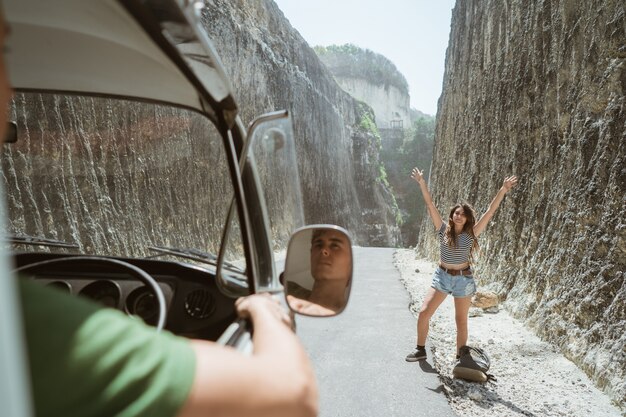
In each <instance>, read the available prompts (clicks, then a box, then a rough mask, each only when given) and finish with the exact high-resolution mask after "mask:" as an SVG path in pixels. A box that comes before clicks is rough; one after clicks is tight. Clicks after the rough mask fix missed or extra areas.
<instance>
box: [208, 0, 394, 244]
mask: <svg viewBox="0 0 626 417" xmlns="http://www.w3.org/2000/svg"><path fill="white" fill-rule="evenodd" d="M204 20H205V23H206V27H207V30H208V31H209V35H210V36H211V38H212V39H213V41H214V43H215V46H216V48H217V50H218V53H219V54H220V56H221V58H222V61H223V63H224V65H225V67H226V71H227V73H228V75H229V76H230V77H231V79H232V84H233V86H234V88H235V92H236V97H237V100H238V102H239V103H240V106H241V115H242V118H243V120H244V122H246V123H248V122H250V121H251V120H252V118H253V117H255V116H256V115H259V114H261V113H265V112H269V111H274V110H279V109H287V110H289V111H290V112H291V115H292V119H293V121H294V130H295V136H296V147H297V152H298V163H299V168H300V175H301V177H300V181H301V184H302V191H303V194H304V205H305V217H306V221H307V223H335V224H339V225H342V226H344V227H346V228H347V229H348V230H349V231H350V232H351V233H352V234H353V236H354V237H355V240H356V243H358V244H360V245H363V246H368V245H383V246H395V245H396V244H397V243H398V242H400V231H399V227H398V226H397V224H396V220H395V219H396V213H395V212H394V210H393V208H392V207H390V205H389V204H388V202H387V201H386V200H385V195H386V194H387V193H388V190H384V189H383V188H384V185H382V184H381V183H380V182H378V181H376V176H375V175H376V173H375V171H376V170H375V169H372V167H377V166H378V165H379V164H380V162H379V156H378V153H377V150H376V149H377V148H376V147H375V146H362V144H361V142H362V141H371V140H373V138H371V137H368V136H367V134H362V132H359V131H358V130H357V129H355V128H354V125H355V124H356V123H358V120H357V114H356V112H355V108H356V102H355V100H354V99H353V98H352V97H350V96H349V95H348V94H347V93H345V92H344V91H343V90H342V89H341V88H340V87H339V86H338V85H337V83H336V82H335V80H334V79H333V77H332V75H331V74H330V72H329V71H328V70H327V69H326V67H325V66H324V65H323V64H322V63H321V62H320V60H319V59H318V57H317V55H316V54H315V52H314V51H313V49H312V48H310V47H309V45H308V44H307V43H306V41H305V40H304V39H303V38H302V37H301V36H300V34H299V33H298V32H297V31H296V30H295V29H294V28H293V27H292V26H291V25H290V24H289V22H288V20H287V19H286V18H285V17H284V15H283V13H282V12H281V11H280V10H279V9H278V7H277V6H276V4H275V3H274V2H273V1H271V0H263V1H260V2H247V1H242V0H239V1H224V0H213V1H208V2H207V9H206V10H205V13H204ZM372 151H373V152H372ZM360 152H369V153H365V154H363V153H360ZM363 161H367V163H366V164H364V163H363ZM367 177H369V178H370V181H364V178H367ZM357 183H359V184H364V185H366V186H367V187H368V188H367V190H368V191H367V192H365V193H364V192H360V191H357Z"/></svg>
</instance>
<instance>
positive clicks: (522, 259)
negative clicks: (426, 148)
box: [418, 0, 626, 407]
mask: <svg viewBox="0 0 626 417" xmlns="http://www.w3.org/2000/svg"><path fill="white" fill-rule="evenodd" d="M625 7H626V6H625V4H624V2H623V0H605V1H599V0H588V1H584V2H580V1H571V0H565V1H531V2H526V1H521V0H502V1H473V0H459V1H457V4H456V7H455V8H454V11H453V17H452V30H451V35H450V44H449V47H448V51H447V57H446V70H445V76H444V92H443V95H442V97H441V98H440V101H439V109H438V120H437V130H436V139H435V150H434V161H433V169H432V176H431V188H432V192H433V199H434V201H435V204H436V205H437V207H438V208H439V210H440V212H441V213H442V215H443V216H444V217H446V218H447V215H448V207H449V206H451V205H452V204H453V203H455V202H456V201H459V200H467V201H470V202H472V203H473V204H474V206H475V208H476V209H477V210H478V212H479V213H483V212H484V211H485V210H486V208H487V206H488V204H489V202H490V201H491V199H492V198H493V196H494V195H495V193H496V191H497V190H498V188H499V187H500V185H501V183H502V180H503V178H504V176H505V175H508V174H516V175H518V176H519V177H520V184H519V186H518V187H517V188H516V189H515V190H514V191H513V192H511V193H510V194H509V195H507V197H506V198H505V200H504V201H503V203H502V205H501V207H500V209H499V211H498V213H496V215H495V217H494V218H493V220H492V222H491V224H490V225H489V227H488V228H487V230H486V232H485V233H484V234H483V235H481V237H480V240H479V243H480V245H481V249H482V255H481V256H480V259H479V262H478V272H479V286H480V287H485V286H487V287H489V288H491V289H493V290H495V291H496V292H497V293H498V294H499V296H500V297H501V298H503V299H506V306H507V308H508V309H509V310H511V312H512V313H513V314H514V315H515V316H517V317H518V318H523V319H525V320H526V322H527V323H528V324H529V325H530V326H531V327H532V328H533V329H535V331H536V332H537V333H538V334H539V335H540V336H541V337H542V338H544V339H545V340H548V341H550V342H553V343H554V344H556V345H557V346H559V347H560V348H561V349H562V351H563V352H564V353H565V355H566V356H567V357H568V358H570V359H572V360H573V361H574V362H575V363H576V364H578V365H579V366H580V367H581V368H582V369H584V370H585V371H586V372H587V374H589V375H590V376H591V377H592V378H593V379H594V380H595V381H596V383H597V384H598V386H599V387H601V388H602V389H604V390H605V391H606V392H607V393H608V394H609V395H610V396H611V397H612V398H613V399H614V400H615V401H616V402H617V403H618V404H619V405H621V407H624V406H625V405H626V351H625V350H624V346H626V284H625V274H626V220H625V217H624V208H625V207H626V125H625V123H626V108H625V107H626V99H625V93H626V68H625V67H626V12H625ZM429 222H430V220H428V219H427V220H425V221H424V222H423V224H422V226H421V230H422V233H420V236H421V238H420V242H419V244H418V248H419V250H422V251H424V252H425V254H428V255H429V256H431V257H435V256H436V250H437V247H436V244H435V243H436V242H435V240H434V233H432V224H430V223H429ZM520 343H524V341H523V340H520Z"/></svg>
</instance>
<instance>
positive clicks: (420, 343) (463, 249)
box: [406, 168, 517, 362]
mask: <svg viewBox="0 0 626 417" xmlns="http://www.w3.org/2000/svg"><path fill="white" fill-rule="evenodd" d="M411 178H413V179H414V180H415V181H417V183H418V184H419V186H420V190H421V191H422V195H423V196H424V201H425V203H426V208H427V209H428V214H429V215H430V218H431V220H432V221H433V224H434V225H435V229H436V230H437V231H438V232H437V234H438V236H439V266H438V267H437V269H436V270H435V273H434V274H433V281H432V284H431V288H429V289H428V291H427V293H426V297H425V298H424V303H423V304H422V307H421V308H420V312H419V316H418V318H417V347H416V348H415V350H413V351H412V352H411V353H409V354H408V355H407V357H406V360H407V361H408V362H415V361H418V360H422V359H426V337H427V336H428V325H429V322H430V318H431V317H432V316H433V314H435V311H437V308H438V307H439V306H440V305H441V303H442V302H443V300H445V298H446V296H447V295H448V294H451V295H452V297H454V311H455V320H456V354H457V357H458V355H459V349H460V348H461V346H464V345H465V344H466V343H467V317H468V313H469V308H470V303H471V299H472V295H474V293H475V292H476V284H475V283H474V277H473V271H472V268H471V266H472V263H473V255H474V253H475V251H476V249H477V248H478V242H477V238H478V236H479V235H480V234H481V233H482V232H483V231H484V230H485V227H487V223H489V220H491V218H492V217H493V215H494V213H495V212H496V210H497V209H498V206H499V205H500V203H501V202H502V199H503V198H504V195H505V194H506V193H507V192H509V191H510V190H511V189H512V188H513V187H515V185H516V184H517V177H516V176H515V175H513V176H510V177H506V178H505V179H504V183H503V184H502V187H501V188H500V190H499V191H498V194H496V196H495V197H494V199H493V200H492V201H491V204H490V205H489V208H488V209H487V211H486V212H485V214H483V216H482V217H481V218H480V220H478V222H476V214H475V212H474V209H473V208H472V206H470V205H469V204H467V203H459V204H456V205H455V206H454V207H452V209H451V210H450V214H449V216H448V221H447V222H444V221H443V218H442V217H441V215H440V214H439V212H438V211H437V208H436V207H435V205H434V204H433V200H432V198H431V196H430V193H429V192H428V187H427V186H426V181H424V176H423V172H422V171H420V170H419V169H417V168H413V171H412V172H411Z"/></svg>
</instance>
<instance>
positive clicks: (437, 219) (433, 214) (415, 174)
mask: <svg viewBox="0 0 626 417" xmlns="http://www.w3.org/2000/svg"><path fill="white" fill-rule="evenodd" d="M411 178H413V179H414V180H415V181H416V182H417V183H418V184H419V185H420V190H421V191H422V196H423V197H424V202H425V203H426V209H428V214H429V215H430V219H431V220H432V221H433V224H434V225H435V229H437V230H439V228H440V227H441V224H442V223H443V219H442V218H441V214H439V212H438V211H437V208H436V207H435V205H434V204H433V199H432V197H431V196H430V193H429V192H428V187H427V186H426V181H425V180H424V174H423V171H420V170H419V169H417V168H413V171H411Z"/></svg>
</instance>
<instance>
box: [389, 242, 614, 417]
mask: <svg viewBox="0 0 626 417" xmlns="http://www.w3.org/2000/svg"><path fill="white" fill-rule="evenodd" d="M394 263H395V266H396V268H397V269H398V270H399V271H400V275H401V281H402V283H403V284H404V286H405V287H406V289H407V291H408V292H409V294H410V297H411V304H410V306H409V308H410V310H411V311H412V313H413V315H414V316H415V317H417V312H418V310H419V307H420V306H421V304H422V300H423V299H424V295H425V293H426V290H427V289H428V288H429V287H430V282H431V277H432V273H433V271H434V269H435V264H434V263H432V262H429V261H427V260H423V259H416V257H415V252H414V251H413V250H410V249H400V250H398V251H397V252H396V253H395V255H394ZM416 271H419V272H416ZM478 284H479V289H478V290H479V291H480V283H478ZM496 310H498V309H496ZM474 314H476V316H473V315H474ZM472 316H473V317H472ZM455 338H456V330H455V324H454V303H453V302H452V300H451V299H450V298H449V299H447V300H446V301H444V303H443V304H442V305H441V306H440V307H439V309H438V310H437V313H436V314H435V316H433V318H432V319H431V323H430V331H429V342H430V346H431V350H430V351H429V352H428V355H429V356H428V362H429V363H431V364H432V365H433V366H434V367H435V368H436V369H437V371H438V372H439V375H440V378H441V381H442V383H443V385H444V388H445V390H446V394H447V396H448V398H449V401H450V404H451V406H452V408H453V410H454V411H455V412H456V413H457V414H459V415H461V416H469V417H474V416H476V417H478V416H490V417H491V416H495V417H499V416H502V417H505V416H506V417H510V416H536V417H539V416H571V417H576V416H581V417H582V416H585V417H586V416H594V417H620V416H626V410H624V411H620V409H619V408H617V407H616V406H615V405H613V404H611V401H610V399H609V397H608V396H607V395H606V394H604V393H603V392H602V391H600V390H599V389H597V388H596V387H595V386H594V384H593V382H592V381H591V380H590V379H589V378H588V377H587V376H586V374H585V373H584V372H583V371H581V370H580V369H579V368H578V367H576V365H574V364H573V363H572V362H571V361H569V360H568V359H566V358H564V357H563V355H561V354H560V353H559V351H558V349H557V348H556V347H554V346H552V345H550V344H548V343H546V342H544V341H542V340H540V339H539V338H538V337H537V336H535V334H534V333H532V332H531V331H530V330H529V329H527V328H526V327H525V326H524V325H523V324H522V323H521V322H520V321H518V320H516V319H514V318H513V317H511V316H510V315H509V314H508V313H507V312H506V310H504V309H502V308H500V309H499V311H497V312H496V313H484V312H483V311H482V310H481V309H472V311H471V313H470V319H469V340H468V345H470V346H476V347H480V348H482V349H485V350H486V352H487V353H488V354H489V356H490V358H491V369H490V370H489V373H491V374H493V375H494V376H495V377H496V378H497V382H495V383H492V382H487V383H485V384H479V383H471V382H465V381H462V380H458V379H453V378H452V367H453V366H454V363H455V340H456V339H455ZM414 345H415V340H414V339H412V340H407V353H408V352H409V351H410V350H411V349H412V348H413V347H415V346H414ZM407 366H410V364H408V363H407Z"/></svg>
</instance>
